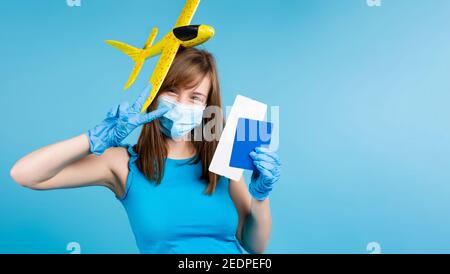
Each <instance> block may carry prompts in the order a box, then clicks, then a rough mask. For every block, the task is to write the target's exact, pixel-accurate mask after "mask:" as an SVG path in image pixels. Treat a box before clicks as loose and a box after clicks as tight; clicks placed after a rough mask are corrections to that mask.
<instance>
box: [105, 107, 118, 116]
mask: <svg viewBox="0 0 450 274" xmlns="http://www.w3.org/2000/svg"><path fill="white" fill-rule="evenodd" d="M118 111H119V105H118V104H116V105H114V106H113V107H112V108H111V109H110V110H109V111H108V113H107V114H106V118H113V117H116V116H117V113H118Z"/></svg>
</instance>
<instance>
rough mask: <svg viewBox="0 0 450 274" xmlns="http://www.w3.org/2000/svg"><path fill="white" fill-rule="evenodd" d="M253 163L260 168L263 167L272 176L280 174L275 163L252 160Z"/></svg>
mask: <svg viewBox="0 0 450 274" xmlns="http://www.w3.org/2000/svg"><path fill="white" fill-rule="evenodd" d="M253 164H254V165H255V166H256V167H260V168H261V169H265V170H267V171H269V172H270V174H271V175H272V176H274V177H278V176H280V168H279V166H277V165H272V164H270V163H267V162H263V161H253Z"/></svg>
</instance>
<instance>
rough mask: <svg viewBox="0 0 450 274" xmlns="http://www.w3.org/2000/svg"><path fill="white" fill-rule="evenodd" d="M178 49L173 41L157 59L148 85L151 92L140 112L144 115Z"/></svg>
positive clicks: (177, 43) (178, 44) (176, 43)
mask: <svg viewBox="0 0 450 274" xmlns="http://www.w3.org/2000/svg"><path fill="white" fill-rule="evenodd" d="M179 48H180V43H179V42H178V41H177V40H175V39H173V40H171V41H170V42H169V43H167V45H166V46H165V47H164V49H163V50H162V53H161V56H160V57H159V60H158V63H157V64H156V67H155V69H154V70H153V74H152V77H151V78H150V83H151V84H152V91H151V92H150V96H149V97H148V98H147V100H146V101H145V103H144V105H143V107H142V109H141V112H142V113H145V111H146V110H147V108H148V107H149V106H150V104H151V103H152V102H153V99H155V97H156V94H158V91H159V89H160V88H161V85H162V83H163V81H164V79H165V78H166V75H167V73H168V72H169V69H170V66H171V65H172V62H173V60H174V59H175V56H176V54H177V52H178V49H179Z"/></svg>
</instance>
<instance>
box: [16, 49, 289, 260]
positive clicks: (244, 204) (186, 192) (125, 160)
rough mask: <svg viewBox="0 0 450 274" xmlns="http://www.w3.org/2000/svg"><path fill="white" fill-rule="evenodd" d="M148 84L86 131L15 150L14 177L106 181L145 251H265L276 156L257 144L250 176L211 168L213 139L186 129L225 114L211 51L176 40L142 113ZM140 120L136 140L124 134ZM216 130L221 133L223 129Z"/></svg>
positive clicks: (55, 184) (48, 184) (80, 183)
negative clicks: (211, 113) (211, 111)
mask: <svg viewBox="0 0 450 274" xmlns="http://www.w3.org/2000/svg"><path fill="white" fill-rule="evenodd" d="M150 90H151V87H147V88H146V89H145V90H144V91H143V92H142V94H141V95H140V96H139V98H138V99H137V100H136V102H135V103H134V104H132V105H131V106H130V105H128V104H127V103H122V104H120V105H118V106H116V107H113V108H112V110H111V111H109V112H108V114H107V116H106V118H105V119H104V120H103V121H102V122H101V123H99V124H98V125H97V126H96V127H94V128H93V129H91V130H89V131H88V132H87V133H86V134H82V135H80V136H77V137H74V138H71V139H68V140H65V141H62V142H58V143H55V144H52V145H49V146H46V147H43V148H41V149H38V150H36V151H34V152H32V153H30V154H29V155H26V156H25V157H23V158H22V159H20V160H19V161H18V162H17V163H16V164H15V165H14V166H13V168H12V169H11V177H12V178H13V179H14V180H15V181H16V182H17V183H19V184H20V185H22V186H24V187H28V188H31V189H36V190H49V189H60V188H75V187H85V186H105V187H107V188H109V189H110V190H111V191H113V192H114V194H115V195H116V197H117V199H118V200H120V201H121V203H122V204H123V206H124V208H125V210H126V212H127V214H128V218H129V221H130V224H131V227H132V230H133V233H134V235H135V238H136V243H137V245H138V248H139V250H140V252H141V253H194V254H195V253H196V254H198V253H243V249H242V248H244V249H245V250H246V251H248V252H250V253H262V252H264V250H265V249H266V246H267V243H268V240H269V236H270V232H271V225H272V224H271V215H270V207H269V199H268V195H269V192H270V191H271V190H272V187H273V184H274V183H275V182H276V181H277V180H278V178H279V176H280V162H279V159H278V156H277V155H276V154H275V153H273V152H270V151H268V150H267V149H262V148H261V149H260V148H258V149H255V151H253V152H252V153H250V156H251V157H252V159H253V160H254V164H255V165H256V167H257V170H258V171H257V172H255V173H254V174H253V176H252V180H251V183H250V184H249V187H248V189H247V185H246V183H245V181H244V179H243V178H242V179H241V180H240V181H230V180H228V179H225V178H224V177H221V176H218V175H216V174H214V173H211V172H209V171H208V166H209V164H210V162H211V160H212V156H213V154H214V151H215V149H216V146H217V143H218V140H217V138H215V139H213V140H206V139H207V138H201V140H197V139H198V138H185V137H186V136H193V134H194V132H195V130H198V129H202V128H203V127H204V126H205V125H206V124H207V123H209V122H211V121H213V120H214V121H215V122H216V125H215V127H214V128H215V131H216V132H215V133H217V132H218V133H220V130H221V128H222V127H223V114H222V112H221V113H220V114H219V115H218V116H219V117H212V118H206V115H204V110H205V108H206V107H211V106H216V107H221V98H220V88H219V81H218V75H217V69H216V64H215V60H214V58H213V56H212V55H211V54H210V53H208V52H206V51H203V50H198V49H194V48H191V49H180V51H179V52H178V54H177V56H176V58H175V60H174V63H173V65H172V67H171V69H170V71H169V73H168V75H167V77H166V79H165V81H164V83H163V85H162V87H161V89H160V90H161V91H160V92H159V94H158V96H157V97H156V98H155V100H154V102H153V103H152V104H151V105H150V106H149V108H148V109H147V112H146V113H145V114H141V113H140V110H141V108H142V106H143V104H144V102H145V100H146V98H147V97H148V95H149V91H150ZM141 125H143V128H142V132H141V134H140V137H139V140H138V143H137V144H136V145H134V146H132V145H129V144H122V143H121V142H122V141H123V140H124V139H125V138H126V137H127V136H128V135H129V134H130V133H131V132H132V131H133V130H134V129H135V128H137V127H139V126H141ZM219 136H220V134H219Z"/></svg>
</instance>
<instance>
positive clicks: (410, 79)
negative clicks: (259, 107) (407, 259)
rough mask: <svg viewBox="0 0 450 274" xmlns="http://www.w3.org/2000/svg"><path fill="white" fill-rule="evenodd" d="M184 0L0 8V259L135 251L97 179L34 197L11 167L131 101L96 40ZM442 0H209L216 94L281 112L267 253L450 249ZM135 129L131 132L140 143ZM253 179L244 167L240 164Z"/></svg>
mask: <svg viewBox="0 0 450 274" xmlns="http://www.w3.org/2000/svg"><path fill="white" fill-rule="evenodd" d="M183 4H184V1H181V0H177V1H176V0H170V1H153V0H152V1H150V0H130V1H128V0H127V1H125V0H123V1H119V0H117V1H107V0H82V6H81V7H74V8H69V7H68V6H67V5H66V1H65V0H45V1H44V0H39V1H38V0H28V1H25V0H21V1H16V0H8V1H2V4H1V8H0V42H1V44H0V54H1V62H0V77H1V81H0V114H1V124H0V125H1V135H0V136H1V143H0V146H1V147H0V153H1V154H0V163H1V164H0V253H6V252H7V253H10V252H12V253H24V252H25V253H67V251H66V250H65V247H66V244H67V243H68V242H72V241H75V242H79V243H80V244H81V248H82V252H83V253H135V252H137V249H136V247H135V244H134V239H133V235H132V232H131V230H130V227H129V224H128V220H127V217H126V214H125V211H124V209H123V208H122V206H121V204H120V203H119V202H118V201H116V200H115V198H114V195H113V194H112V193H111V192H110V191H108V190H106V189H102V188H85V189H76V190H58V191H50V192H35V191H31V190H27V189H24V188H21V187H19V186H18V185H16V184H15V183H14V182H13V181H12V179H11V178H10V177H9V170H10V168H11V166H12V165H13V164H14V162H15V161H16V160H18V159H19V158H20V157H22V156H24V155H25V154H27V153H29V152H31V151H33V150H35V149H38V148H40V147H42V146H45V145H48V144H51V143H54V142H57V141H60V140H64V139H67V138H71V137H73V136H76V135H79V134H81V133H83V132H85V131H87V130H88V129H89V128H91V127H92V126H94V125H95V124H96V123H98V122H99V121H101V120H102V119H103V117H104V115H105V113H106V111H107V110H108V109H109V108H110V107H111V106H112V105H113V104H115V103H120V102H121V101H126V100H129V101H131V100H134V98H135V97H136V96H137V94H138V92H139V91H140V90H141V88H142V87H143V86H144V84H145V82H146V81H147V80H148V77H149V76H150V74H151V72H152V69H153V65H154V63H155V61H154V60H153V61H150V62H149V63H147V64H146V66H145V68H144V70H143V72H142V73H141V75H140V77H139V79H138V81H137V83H136V84H135V86H134V87H133V88H132V89H131V90H130V91H128V92H122V91H121V87H122V86H123V84H124V83H125V81H126V79H127V77H128V74H129V73H130V71H131V66H132V64H131V62H130V60H128V59H127V57H126V56H124V55H121V54H120V53H119V52H117V51H116V50H115V49H112V48H110V47H109V46H107V45H106V44H104V43H103V40H105V39H116V40H120V41H124V42H128V43H130V44H132V45H136V46H142V45H143V43H144V42H145V40H146V38H147V36H148V34H149V33H150V30H151V28H152V27H153V26H158V27H159V28H160V35H159V36H158V37H161V36H162V35H163V34H165V33H166V32H167V31H169V30H170V28H171V27H172V25H173V24H174V22H175V20H176V18H177V16H178V13H179V12H180V11H181V8H182V6H183ZM449 14H450V2H449V1H448V0H382V5H381V6H380V7H369V6H368V5H367V4H366V0H341V1H333V0H297V1H293V0H292V1H257V0H246V1H238V0H227V1H219V0H203V1H202V4H201V6H200V7H199V9H198V12H197V15H196V17H195V18H194V20H193V23H204V24H209V25H212V26H214V27H215V29H216V32H217V36H216V37H215V38H214V39H213V40H212V41H210V42H208V43H207V44H205V45H204V46H203V47H204V48H206V49H208V50H209V51H211V52H213V53H214V54H215V56H216V58H217V60H218V64H219V69H220V76H221V79H222V86H223V99H224V102H225V104H226V105H231V104H232V102H233V100H234V97H235V95H236V94H238V93H240V94H243V95H246V96H249V97H252V98H255V99H257V100H260V101H264V102H267V103H268V104H270V105H275V106H280V130H281V132H280V138H281V142H280V149H279V154H280V157H281V158H282V161H283V173H282V179H281V180H280V181H279V182H278V184H277V186H276V188H275V190H274V192H273V194H272V196H271V204H272V215H273V233H272V237H271V242H270V246H269V249H268V252H269V253H368V251H367V250H366V245H367V244H368V243H369V242H373V241H375V242H378V243H379V244H380V245H381V248H382V250H381V251H382V252H383V253H419V252H425V253H431V252H445V253H448V252H450V214H449V209H450V164H449V163H450V161H449V155H450V142H449V137H450V123H449V117H450V108H449V102H450V94H449V91H450V74H449V72H450V66H449V64H450V48H449V46H450V28H449V25H450V17H449V16H448V15H449ZM137 133H138V132H135V134H133V135H132V136H131V137H130V139H129V140H128V142H133V141H135V140H136V137H137ZM247 175H248V174H247Z"/></svg>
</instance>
